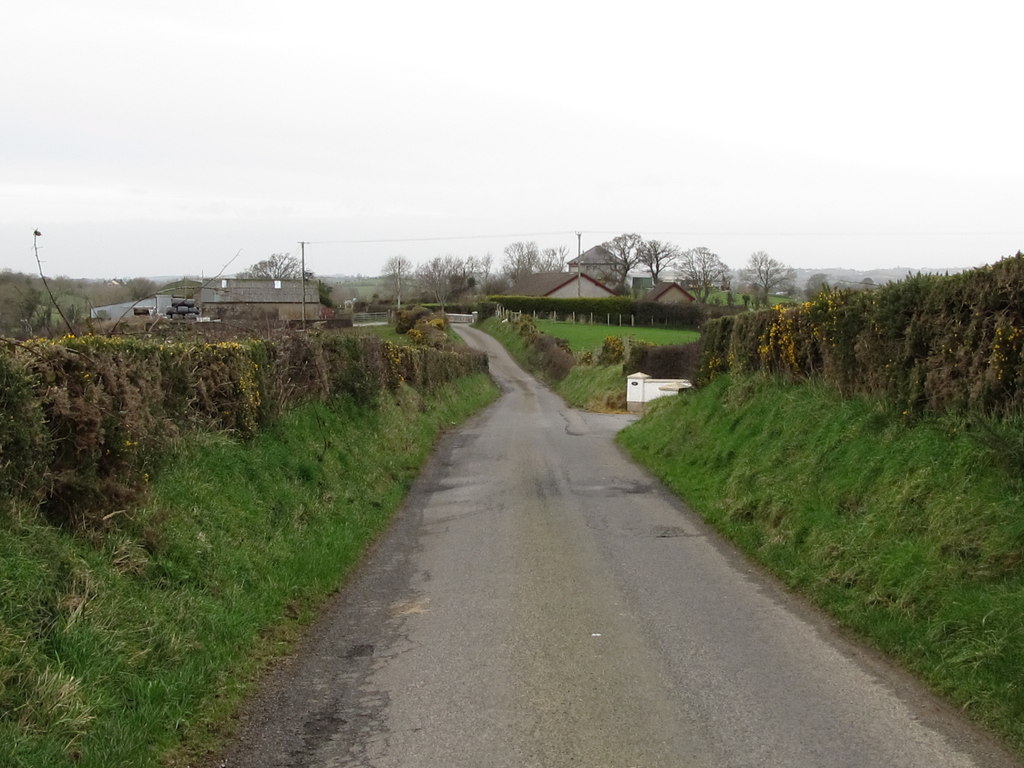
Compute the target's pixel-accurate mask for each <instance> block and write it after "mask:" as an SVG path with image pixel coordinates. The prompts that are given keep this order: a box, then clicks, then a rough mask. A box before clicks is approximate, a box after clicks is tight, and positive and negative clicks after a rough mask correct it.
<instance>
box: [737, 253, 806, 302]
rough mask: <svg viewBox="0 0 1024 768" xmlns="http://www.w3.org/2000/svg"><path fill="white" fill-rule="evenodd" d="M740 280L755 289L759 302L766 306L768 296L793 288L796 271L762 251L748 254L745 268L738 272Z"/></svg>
mask: <svg viewBox="0 0 1024 768" xmlns="http://www.w3.org/2000/svg"><path fill="white" fill-rule="evenodd" d="M740 279H741V280H743V281H744V282H746V283H747V284H749V285H750V286H751V287H752V288H754V289H755V291H756V292H757V298H758V300H759V301H760V302H762V303H765V304H767V303H768V294H770V293H777V292H778V291H781V290H786V289H791V288H792V287H793V281H794V280H795V279H796V270H794V269H793V268H792V267H787V266H786V265H785V264H783V263H782V262H781V261H779V260H777V259H773V258H772V257H771V256H769V255H768V254H767V253H765V252H764V251H755V252H754V253H752V254H750V259H749V260H748V261H747V266H746V267H744V268H743V269H741V270H740Z"/></svg>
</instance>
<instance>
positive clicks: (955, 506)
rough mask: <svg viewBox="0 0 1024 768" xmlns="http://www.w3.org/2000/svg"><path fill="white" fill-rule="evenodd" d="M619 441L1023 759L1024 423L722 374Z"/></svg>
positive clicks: (662, 404) (668, 402) (669, 402)
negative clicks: (914, 417)
mask: <svg viewBox="0 0 1024 768" xmlns="http://www.w3.org/2000/svg"><path fill="white" fill-rule="evenodd" d="M654 406H655V407H653V408H652V412H651V413H650V414H649V415H648V416H647V417H645V418H644V419H642V420H641V421H639V422H637V423H636V424H634V425H633V426H631V427H629V428H627V429H626V430H625V431H623V432H622V433H621V434H620V438H619V439H620V441H621V443H622V444H623V445H624V446H625V447H626V448H627V449H628V450H629V451H630V452H631V453H632V455H633V456H634V457H635V458H637V459H638V460H639V461H641V462H643V463H644V464H646V465H647V466H649V467H650V468H651V469H652V471H653V472H654V473H655V474H657V475H658V476H659V477H660V478H661V479H662V480H663V481H664V482H665V483H666V484H667V485H668V486H669V487H671V488H672V489H673V490H674V491H675V492H677V493H678V494H679V495H680V496H681V497H682V498H683V499H685V500H686V501H687V502H688V503H689V504H690V505H691V506H692V507H693V508H694V509H695V510H696V511H698V512H699V513H700V514H701V515H703V516H704V517H705V518H707V519H708V520H709V521H711V522H712V523H713V524H714V525H715V526H716V527H718V528H719V529H720V530H722V531H723V532H724V533H725V534H726V535H727V536H728V537H729V538H730V539H732V540H734V541H736V542H737V543H738V544H739V545H740V546H741V547H742V548H743V549H744V550H746V551H747V552H748V553H749V554H750V555H752V556H753V557H754V558H755V559H757V560H759V561H760V562H762V563H764V564H765V565H766V566H767V567H768V568H769V569H771V570H772V571H774V572H775V573H776V574H778V575H779V576H780V577H781V578H782V579H783V580H784V581H785V582H786V583H787V584H789V585H791V586H792V587H794V588H796V589H797V590H799V591H801V592H803V593H805V594H806V595H808V596H809V597H810V598H811V599H812V600H814V601H815V602H817V603H818V604H820V605H822V606H823V607H825V608H826V609H827V610H828V611H830V612H831V613H833V614H834V615H836V616H837V617H838V618H839V619H840V620H841V621H842V622H844V623H845V624H846V625H848V626H849V627H852V628H853V629H854V630H856V631H857V632H858V633H859V634H861V635H862V636H864V637H865V638H867V639H869V641H870V642H873V643H875V644H876V645H877V646H878V647H879V648H881V649H883V650H884V651H886V652H887V653H889V654H891V655H892V656H894V657H896V658H898V659H900V660H901V661H902V662H903V663H904V664H905V665H906V666H908V667H909V668H911V669H913V670H915V671H917V672H918V673H919V674H920V675H921V676H922V677H924V678H925V679H926V680H928V681H929V682H930V683H931V684H932V685H933V686H934V687H935V688H936V689H937V690H939V691H940V692H942V693H944V694H946V695H947V696H949V697H950V698H951V699H952V700H953V701H954V702H956V703H958V704H959V705H960V706H962V707H963V708H965V709H966V710H968V711H969V712H970V713H971V714H972V715H974V716H975V717H976V718H977V719H978V720H979V721H981V722H983V723H985V724H987V725H988V726H990V727H992V728H993V729H995V730H996V731H998V732H1000V733H1002V734H1003V735H1004V736H1005V737H1006V738H1007V739H1008V740H1009V742H1010V743H1012V744H1013V745H1014V746H1015V747H1016V748H1017V749H1018V750H1022V749H1024V687H1022V686H1021V683H1020V681H1021V680H1024V618H1022V617H1024V480H1022V473H1021V466H1022V459H1024V451H1022V450H1021V440H1020V437H1019V434H1020V433H1019V430H1014V429H1012V428H1011V427H1010V426H1009V425H1005V424H994V423H988V424H982V423H980V422H977V423H974V424H965V423H962V422H954V421H951V420H948V419H947V420H941V421H940V420H931V421H910V420H908V418H907V417H906V416H905V415H904V414H901V413H899V412H891V411H890V410H888V409H886V408H885V407H884V406H882V405H880V404H879V403H878V402H876V401H871V400H867V399H860V400H843V399H840V398H839V397H838V396H837V395H836V394H835V393H834V392H833V391H832V390H830V389H828V388H827V387H825V386H823V385H820V384H802V385H792V384H781V383H776V382H773V381H772V380H769V379H766V378H751V379H735V380H732V381H730V380H729V377H720V378H719V379H717V380H716V381H715V382H714V383H713V384H712V385H711V386H709V387H707V388H706V389H703V390H701V391H699V392H694V393H687V394H685V395H684V396H681V397H679V398H666V399H665V400H663V401H659V402H657V403H656V404H654Z"/></svg>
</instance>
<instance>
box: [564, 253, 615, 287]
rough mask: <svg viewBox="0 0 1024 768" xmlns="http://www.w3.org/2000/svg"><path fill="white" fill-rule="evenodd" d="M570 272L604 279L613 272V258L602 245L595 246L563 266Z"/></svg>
mask: <svg viewBox="0 0 1024 768" xmlns="http://www.w3.org/2000/svg"><path fill="white" fill-rule="evenodd" d="M565 266H566V269H568V270H569V271H570V272H581V273H583V274H585V275H590V276H591V277H594V278H597V279H598V280H603V279H605V278H606V277H607V276H608V275H610V274H614V272H615V256H613V255H612V252H611V251H609V250H608V249H607V248H605V247H604V246H603V245H595V246H594V247H593V248H588V249H587V250H585V251H584V252H583V253H582V254H580V255H579V256H578V257H577V258H575V259H572V260H571V261H570V262H569V263H568V264H566V265H565Z"/></svg>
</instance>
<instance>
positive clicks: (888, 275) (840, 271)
mask: <svg viewBox="0 0 1024 768" xmlns="http://www.w3.org/2000/svg"><path fill="white" fill-rule="evenodd" d="M962 271H963V270H962V269H912V268H910V267H892V268H890V269H868V270H859V269H844V268H842V267H827V268H822V269H798V270H796V287H797V289H798V290H803V287H804V285H806V284H807V281H808V280H809V279H810V278H811V277H812V276H813V275H825V276H826V280H827V281H828V284H829V285H832V286H835V287H836V288H844V287H847V286H855V285H863V284H864V281H865V280H870V281H871V283H873V284H874V285H885V284H886V283H894V282H896V281H898V280H903V279H905V278H906V277H907V276H908V275H916V274H917V273H919V272H920V273H922V274H932V273H939V274H945V273H947V272H948V273H950V274H952V273H955V272H962Z"/></svg>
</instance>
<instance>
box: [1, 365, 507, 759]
mask: <svg viewBox="0 0 1024 768" xmlns="http://www.w3.org/2000/svg"><path fill="white" fill-rule="evenodd" d="M495 397H496V391H495V388H494V386H493V383H492V382H491V381H490V379H489V378H488V377H487V376H486V375H483V374H481V375H478V376H474V377H470V378H466V379H463V380H461V381H458V382H456V383H455V384H453V385H451V386H449V387H447V388H444V389H440V390H438V391H436V392H433V393H431V394H429V395H425V396H421V395H420V394H418V393H417V392H415V391H413V390H411V389H408V388H404V389H402V390H400V391H399V393H398V394H397V395H396V396H382V400H381V404H380V407H379V408H378V409H367V408H361V407H358V406H356V405H355V404H354V403H352V402H350V401H341V402H338V403H335V404H332V405H331V406H325V405H322V404H311V405H307V406H304V407H302V408H299V409H297V410H295V411H294V412H292V413H290V414H288V415H286V416H285V417H284V418H283V419H282V420H281V421H280V422H279V423H278V424H277V425H275V426H274V427H273V428H272V429H270V430H268V431H267V432H265V433H263V434H261V435H260V436H258V437H257V438H256V439H255V440H253V441H251V442H249V443H245V444H240V443H238V442H235V441H233V440H230V439H228V438H226V437H224V436H222V435H202V436H197V437H194V438H191V441H190V442H189V444H187V445H184V446H182V447H181V449H180V451H178V453H177V454H176V455H175V457H174V458H173V460H171V461H169V462H168V467H167V469H165V470H164V471H163V472H162V473H161V474H160V476H159V477H158V478H157V479H156V480H155V481H154V483H153V488H152V493H151V496H150V500H149V502H148V503H147V505H146V506H145V507H144V508H140V509H133V510H112V511H111V513H110V514H109V515H108V516H107V523H108V525H109V527H108V529H106V530H103V531H94V532H92V533H91V534H88V535H84V534H82V535H77V536H74V535H71V534H69V533H67V532H65V531H62V530H59V529H56V528H53V527H51V526H48V525H45V524H43V523H41V522H39V520H38V519H37V518H36V517H35V515H34V514H32V513H30V512H28V511H26V510H18V509H3V510H0V525H2V527H3V531H4V535H3V537H2V538H0V574H2V579H0V765H3V766H12V767H15V766H16V767H17V768H37V767H38V768H42V766H47V767H48V768H52V767H53V766H72V765H74V766H80V767H82V768H101V767H102V768H111V767H114V766H133V767H136V768H138V767H142V766H157V765H165V766H166V765H172V766H183V765H186V764H188V762H189V761H190V759H191V757H192V756H194V755H196V754H199V753H201V752H202V751H203V750H204V748H205V747H207V746H210V745H212V744H214V743H215V742H216V741H217V740H218V739H219V738H221V737H222V736H223V735H224V734H225V728H226V727H227V726H226V724H227V723H229V722H230V715H231V713H232V712H233V711H234V710H235V708H236V706H237V705H238V703H239V702H240V700H241V698H242V697H243V695H244V694H245V693H246V692H247V691H248V690H249V689H250V687H251V684H252V681H253V680H254V679H255V676H256V674H257V673H258V671H259V670H260V669H261V668H263V667H264V666H265V665H266V663H267V662H268V660H269V659H271V658H274V657H276V656H278V655H280V654H281V653H283V652H285V651H286V650H287V649H288V648H289V647H290V644H291V643H292V641H293V640H294V639H295V638H296V637H297V635H298V633H299V632H300V631H301V627H302V626H303V625H304V624H305V623H306V622H308V621H309V620H310V619H311V618H312V616H313V615H314V614H315V612H316V609H317V607H318V606H319V605H320V604H321V603H322V602H323V600H324V599H326V597H327V596H328V595H329V594H330V593H331V592H333V591H334V590H335V589H336V588H337V586H338V584H339V583H340V582H341V581H342V580H343V579H344V577H345V575H346V574H347V573H348V572H349V571H350V570H351V569H352V567H353V566H354V565H355V564H356V563H357V562H358V560H359V558H360V556H361V554H362V552H363V551H364V550H365V548H366V546H367V545H368V543H369V542H371V541H372V540H373V539H374V538H375V537H376V536H377V535H378V534H379V532H380V531H381V530H382V529H383V528H384V527H385V526H386V525H387V524H388V522H389V520H390V518H391V516H392V514H393V513H394V511H395V510H396V509H397V507H398V506H399V505H400V504H401V501H402V499H403V497H404V495H405V493H406V491H407V489H408V487H409V485H410V483H411V482H412V480H413V478H414V477H415V475H416V474H417V472H418V471H419V468H420V466H421V465H422V463H423V461H424V460H425V459H426V457H427V455H428V454H429V452H430V450H431V448H432V446H433V444H434V441H435V439H436V437H437V435H438V434H439V433H440V432H441V431H442V430H444V429H446V428H448V427H449V426H451V425H453V424H455V423H457V422H459V421H461V420H463V419H464V418H466V417H467V416H469V415H470V414H471V413H473V412H475V411H476V410H478V409H479V408H481V407H482V406H484V405H485V404H486V403H488V402H490V401H491V400H493V399H494V398H495Z"/></svg>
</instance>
